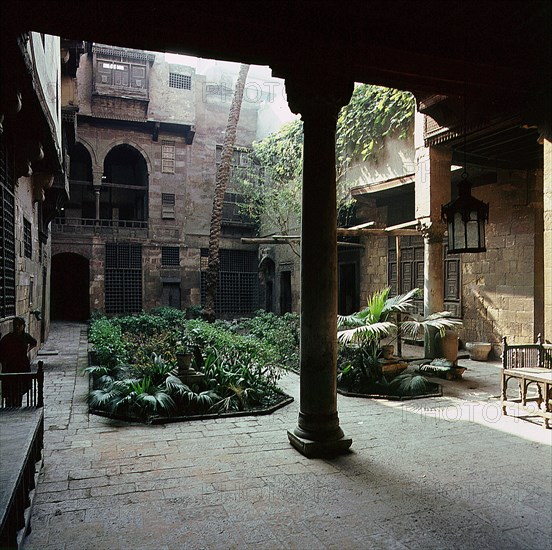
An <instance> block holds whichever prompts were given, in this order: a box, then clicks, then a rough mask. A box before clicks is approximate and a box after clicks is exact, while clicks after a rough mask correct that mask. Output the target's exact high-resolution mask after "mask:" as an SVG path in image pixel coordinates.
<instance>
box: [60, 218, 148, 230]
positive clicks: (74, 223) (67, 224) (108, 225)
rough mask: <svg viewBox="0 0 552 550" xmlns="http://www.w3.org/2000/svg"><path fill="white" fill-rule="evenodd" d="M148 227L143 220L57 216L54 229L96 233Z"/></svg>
mask: <svg viewBox="0 0 552 550" xmlns="http://www.w3.org/2000/svg"><path fill="white" fill-rule="evenodd" d="M147 228H148V222H147V221H141V220H104V219H100V220H96V219H94V218H55V219H54V221H53V222H52V231H54V232H56V233H94V232H95V231H106V230H107V231H117V230H127V229H135V230H136V229H138V230H140V229H142V230H146V229H147Z"/></svg>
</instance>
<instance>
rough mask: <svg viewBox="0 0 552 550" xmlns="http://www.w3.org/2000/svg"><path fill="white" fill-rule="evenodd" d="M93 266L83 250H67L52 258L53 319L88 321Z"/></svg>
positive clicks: (51, 291) (51, 293)
mask: <svg viewBox="0 0 552 550" xmlns="http://www.w3.org/2000/svg"><path fill="white" fill-rule="evenodd" d="M89 288H90V267H89V262H88V260H87V259H86V258H85V257H84V256H81V255H80V254H74V253H72V252H65V253H62V254H56V255H55V256H54V257H53V258H52V277H51V288H50V295H51V302H50V303H51V306H50V311H51V313H50V315H51V318H52V320H63V321H86V320H87V319H89V318H90V293H89Z"/></svg>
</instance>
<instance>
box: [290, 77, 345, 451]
mask: <svg viewBox="0 0 552 550" xmlns="http://www.w3.org/2000/svg"><path fill="white" fill-rule="evenodd" d="M286 89H287V93H288V101H289V104H290V108H291V110H292V111H293V112H296V113H301V115H302V119H303V121H304V150H303V204H302V228H301V389H300V394H301V398H300V412H299V420H298V425H297V427H296V428H295V429H294V430H293V431H289V432H288V437H289V440H290V442H291V444H292V445H293V446H294V447H295V448H296V449H297V450H298V451H299V452H301V453H302V454H304V455H305V456H308V457H318V456H326V455H332V454H338V453H341V452H344V451H346V450H347V449H348V448H349V447H350V446H351V443H352V440H351V439H347V438H346V437H345V436H344V434H343V431H342V429H341V428H340V426H339V418H338V414H337V384H336V375H337V244H336V241H337V239H336V228H337V219H336V182H335V178H336V175H335V129H336V121H337V115H338V113H339V110H340V108H341V107H342V106H343V105H345V104H346V103H348V101H349V100H350V97H351V94H352V91H353V83H352V81H351V82H345V83H344V82H343V80H342V79H340V78H336V79H332V78H330V76H329V75H328V74H327V73H324V72H323V71H321V72H320V74H316V75H312V74H311V75H306V74H304V73H303V74H301V76H300V77H298V78H297V77H296V78H286Z"/></svg>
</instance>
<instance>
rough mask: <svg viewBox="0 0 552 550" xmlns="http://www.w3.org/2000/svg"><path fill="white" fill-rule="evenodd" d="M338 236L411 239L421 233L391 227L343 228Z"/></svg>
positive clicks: (340, 228) (339, 230) (415, 230)
mask: <svg viewBox="0 0 552 550" xmlns="http://www.w3.org/2000/svg"><path fill="white" fill-rule="evenodd" d="M337 234H338V235H339V236H340V237H366V236H369V235H374V236H376V237H378V236H383V235H399V236H401V237H410V236H413V235H420V232H419V231H418V230H417V229H394V228H390V227H388V228H386V229H384V228H381V229H376V228H372V227H367V228H365V229H345V228H343V227H338V228H337Z"/></svg>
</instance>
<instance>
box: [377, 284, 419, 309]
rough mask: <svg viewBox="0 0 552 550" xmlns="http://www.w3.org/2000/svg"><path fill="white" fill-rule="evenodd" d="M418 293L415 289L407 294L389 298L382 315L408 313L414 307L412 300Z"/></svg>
mask: <svg viewBox="0 0 552 550" xmlns="http://www.w3.org/2000/svg"><path fill="white" fill-rule="evenodd" d="M418 292H419V289H418V288H413V289H412V290H410V291H408V292H406V293H405V294H399V295H397V296H392V297H391V298H388V299H387V300H386V303H385V306H384V309H383V312H382V313H404V312H406V311H408V309H409V308H410V307H412V305H413V302H412V299H413V298H414V296H415V295H416V294H417V293H418Z"/></svg>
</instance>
